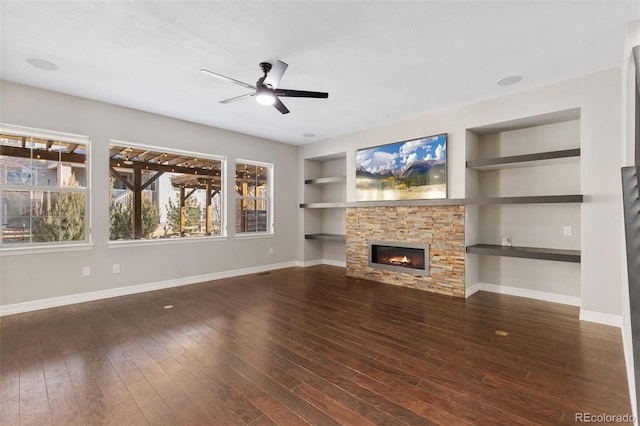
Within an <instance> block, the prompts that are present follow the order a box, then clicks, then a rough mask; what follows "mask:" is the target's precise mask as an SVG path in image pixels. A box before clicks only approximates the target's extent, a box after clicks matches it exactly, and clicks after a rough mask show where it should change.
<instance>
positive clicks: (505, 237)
mask: <svg viewBox="0 0 640 426" xmlns="http://www.w3.org/2000/svg"><path fill="white" fill-rule="evenodd" d="M502 245H503V246H507V247H511V235H503V236H502Z"/></svg>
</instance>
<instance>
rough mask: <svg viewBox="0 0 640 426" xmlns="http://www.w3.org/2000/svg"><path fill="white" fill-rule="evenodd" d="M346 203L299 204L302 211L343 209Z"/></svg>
mask: <svg viewBox="0 0 640 426" xmlns="http://www.w3.org/2000/svg"><path fill="white" fill-rule="evenodd" d="M347 204H348V203H343V202H340V203H304V204H300V207H301V208H303V209H343V208H345V207H347Z"/></svg>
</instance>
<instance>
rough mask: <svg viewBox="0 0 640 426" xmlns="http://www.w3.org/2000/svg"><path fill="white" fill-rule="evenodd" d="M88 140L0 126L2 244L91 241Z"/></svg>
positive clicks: (0, 246) (1, 245) (2, 246)
mask: <svg viewBox="0 0 640 426" xmlns="http://www.w3.org/2000/svg"><path fill="white" fill-rule="evenodd" d="M87 151H88V139H86V138H82V137H77V136H73V135H64V134H61V133H56V132H42V131H40V130H35V129H33V130H32V129H25V128H14V127H12V126H6V127H5V126H3V127H2V128H0V198H1V204H0V224H1V225H2V238H1V239H0V248H11V247H20V246H37V245H47V244H51V243H56V244H66V243H72V242H73V243H78V242H88V241H89V232H88V230H89V225H88V220H87V218H88V212H89V203H88V195H87V194H88V187H87V182H88V179H87V176H89V173H88V164H87Z"/></svg>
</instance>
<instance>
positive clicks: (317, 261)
mask: <svg viewBox="0 0 640 426" xmlns="http://www.w3.org/2000/svg"><path fill="white" fill-rule="evenodd" d="M318 265H322V259H315V260H307V261H302V262H298V266H300V267H302V268H308V267H310V266H318Z"/></svg>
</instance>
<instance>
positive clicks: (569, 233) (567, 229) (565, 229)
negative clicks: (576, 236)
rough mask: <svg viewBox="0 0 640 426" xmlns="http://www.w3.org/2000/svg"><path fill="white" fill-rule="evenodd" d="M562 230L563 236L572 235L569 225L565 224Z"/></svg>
mask: <svg viewBox="0 0 640 426" xmlns="http://www.w3.org/2000/svg"><path fill="white" fill-rule="evenodd" d="M562 232H563V235H564V236H565V237H570V236H571V235H573V229H572V228H571V227H570V226H565V227H564V229H563V231H562Z"/></svg>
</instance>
